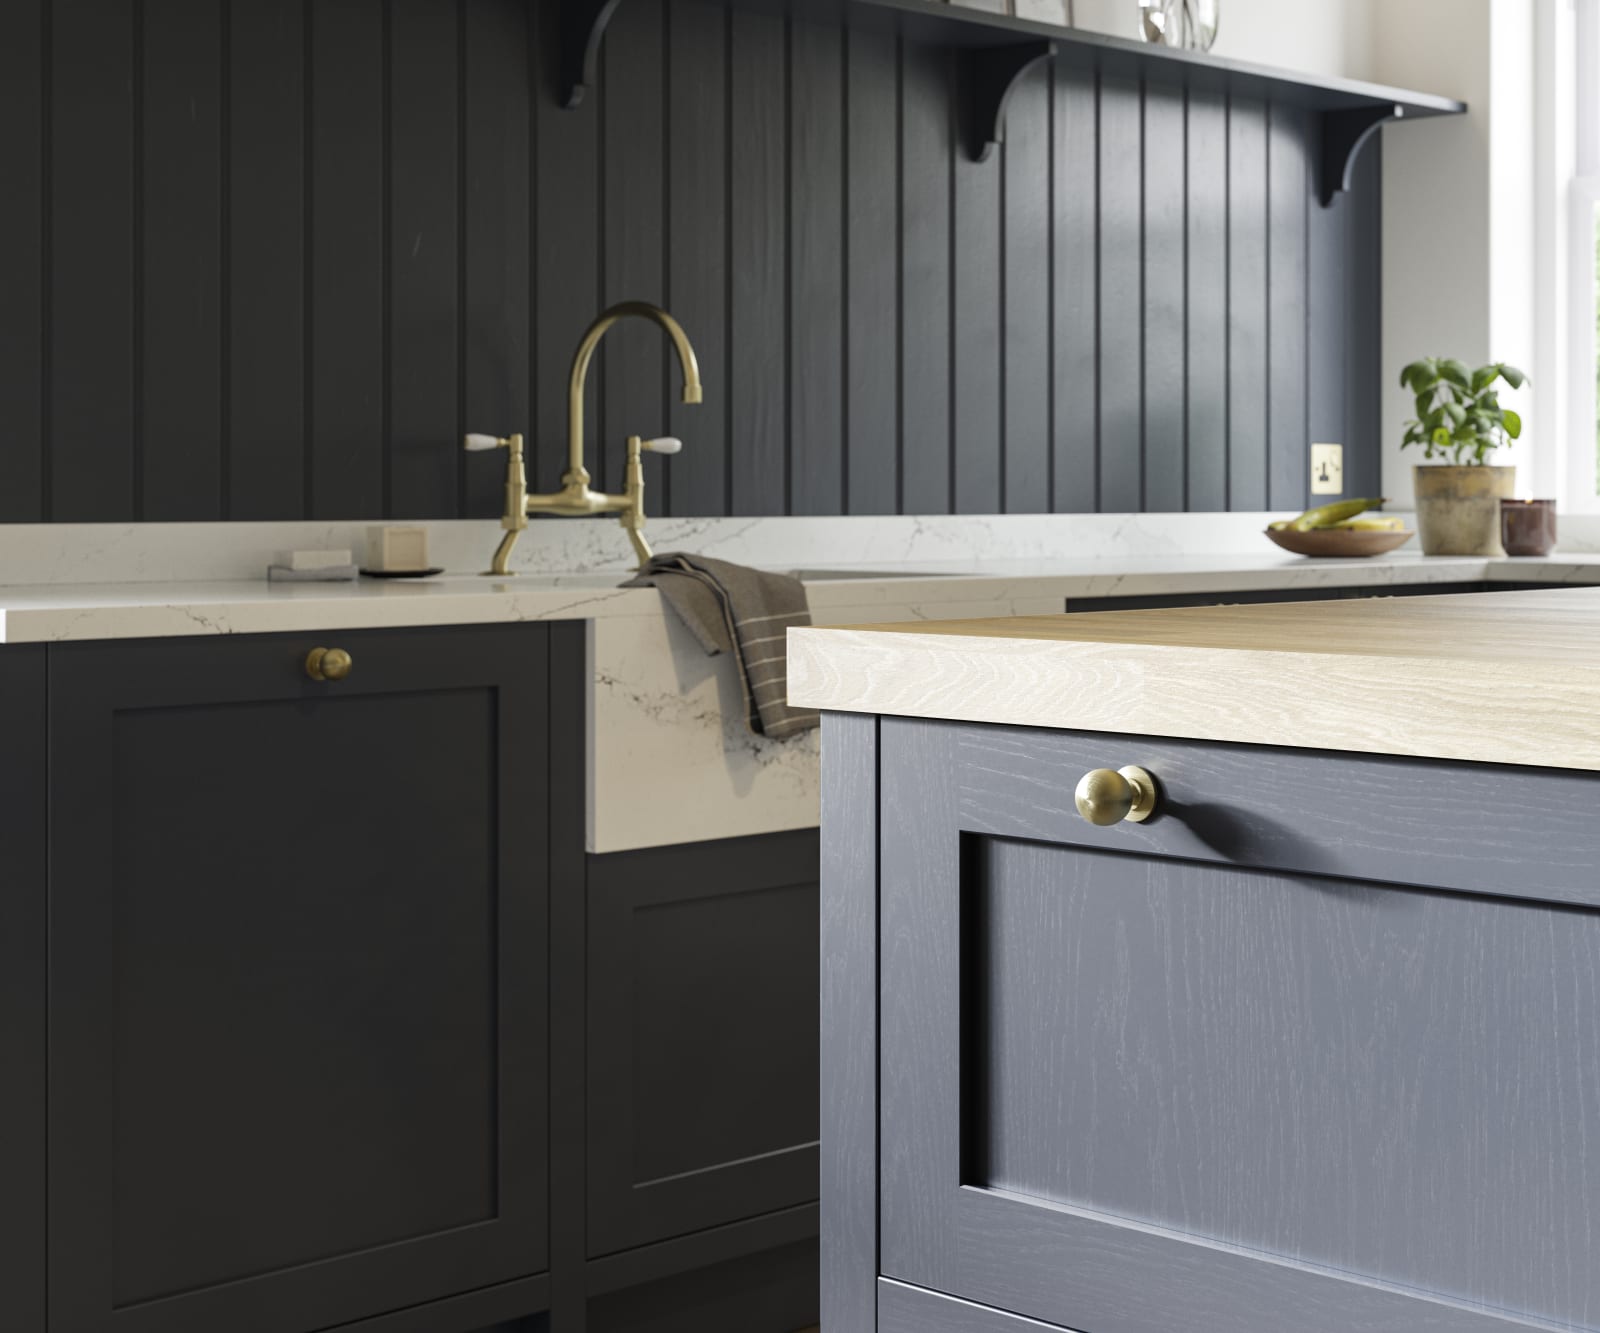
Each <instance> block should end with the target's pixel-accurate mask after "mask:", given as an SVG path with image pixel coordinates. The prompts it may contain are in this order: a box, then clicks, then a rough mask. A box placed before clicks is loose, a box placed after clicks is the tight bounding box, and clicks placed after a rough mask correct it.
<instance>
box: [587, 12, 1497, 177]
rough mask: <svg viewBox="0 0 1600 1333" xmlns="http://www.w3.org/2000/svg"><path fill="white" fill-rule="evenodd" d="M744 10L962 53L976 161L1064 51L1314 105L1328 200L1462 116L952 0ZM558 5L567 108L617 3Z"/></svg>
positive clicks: (1430, 103) (1391, 91) (1350, 84)
mask: <svg viewBox="0 0 1600 1333" xmlns="http://www.w3.org/2000/svg"><path fill="white" fill-rule="evenodd" d="M732 2H733V3H734V4H736V5H738V6H739V7H740V8H742V9H759V10H765V11H768V12H772V13H788V14H796V15H799V14H803V15H805V17H806V18H808V19H818V18H821V19H829V18H837V19H842V20H843V21H844V22H846V23H848V24H850V25H851V26H852V27H857V28H876V29H879V30H886V31H892V32H898V33H900V34H901V35H902V36H904V37H906V38H908V39H910V40H912V41H918V42H926V43H930V44H934V45H941V46H947V47H952V48H955V49H957V50H959V51H960V52H961V53H962V60H961V63H962V71H963V78H962V80H961V84H962V93H961V97H962V110H961V125H962V132H963V138H964V140H965V148H966V150H967V152H968V153H969V154H970V155H971V156H972V158H973V159H974V160H975V161H980V162H981V161H983V160H984V159H986V158H987V157H989V156H990V154H991V153H992V152H993V151H994V148H995V146H996V145H997V144H1000V143H1002V142H1003V141H1004V139H1005V110H1006V103H1007V101H1008V100H1009V98H1010V96H1011V91H1012V89H1013V88H1015V87H1016V85H1017V82H1018V81H1019V80H1020V79H1022V78H1023V77H1024V76H1025V75H1026V74H1027V73H1028V72H1029V71H1030V70H1032V69H1034V68H1036V67H1037V66H1039V65H1041V64H1043V63H1045V62H1047V61H1049V60H1052V59H1054V58H1055V57H1056V55H1057V53H1059V52H1067V53H1069V54H1070V55H1071V57H1072V58H1073V59H1075V60H1077V61H1079V62H1086V63H1088V64H1089V65H1090V66H1092V67H1093V68H1095V69H1097V70H1105V71H1110V72H1116V73H1121V74H1124V75H1127V74H1132V75H1134V76H1136V77H1145V78H1155V79H1160V80H1163V81H1166V82H1176V83H1178V84H1180V85H1181V86H1183V87H1187V88H1203V89H1207V90H1210V91H1219V92H1223V93H1226V94H1227V95H1229V96H1232V97H1248V98H1258V99H1260V100H1262V101H1265V102H1270V103H1273V104H1274V105H1278V106H1289V107H1294V108H1296V109H1298V110H1301V111H1307V112H1312V113H1314V114H1316V115H1318V116H1320V117H1321V121H1322V150H1323V151H1322V162H1321V168H1320V170H1321V179H1320V180H1319V181H1318V191H1317V192H1318V197H1319V198H1320V199H1321V201H1322V203H1323V204H1324V205H1327V204H1330V203H1332V202H1333V199H1334V197H1335V196H1336V195H1337V194H1338V193H1339V192H1340V191H1341V190H1345V189H1348V188H1349V185H1350V175H1351V168H1352V166H1353V164H1354V162H1355V159H1356V156H1357V155H1358V154H1359V153H1360V151H1361V149H1362V147H1363V146H1364V145H1365V144H1366V143H1367V142H1368V141H1369V140H1370V139H1371V137H1372V136H1373V134H1375V133H1376V132H1377V130H1378V128H1379V127H1380V126H1381V125H1384V124H1386V123H1390V122H1394V121H1408V120H1422V119H1426V118H1428V117H1432V116H1458V115H1461V114H1462V113H1463V112H1464V111H1466V109H1467V107H1466V103H1465V102H1457V101H1455V100H1453V99H1451V98H1448V97H1436V96H1434V95H1432V94H1431V93H1418V92H1410V91H1408V90H1406V89H1402V88H1387V87H1384V86H1382V85H1381V84H1375V83H1363V82H1361V81H1360V80H1357V79H1330V78H1322V77H1320V76H1317V75H1310V74H1300V73H1295V72H1293V71H1290V70H1282V69H1274V68H1272V67H1271V66H1268V65H1255V64H1250V63H1248V62H1246V61H1241V60H1224V59H1221V58H1219V57H1215V56H1210V55H1205V54H1203V53H1201V52H1198V51H1179V50H1174V49H1172V48H1170V47H1165V46H1154V45H1150V44H1147V43H1143V42H1138V41H1133V40H1129V39H1126V38H1121V37H1108V36H1105V35H1103V34H1101V33H1093V32H1082V31H1079V30H1077V29H1074V28H1064V27H1060V26H1058V25H1056V24H1051V23H1038V22H1035V21H1033V20H1030V19H1019V18H1011V17H1008V16H1006V15H1003V14H987V13H984V12H982V11H981V10H975V9H968V8H966V7H964V6H961V5H954V4H950V3H948V0H732ZM555 3H557V4H558V5H559V8H560V13H561V62H562V63H561V86H562V96H563V101H564V105H566V106H568V107H575V106H577V105H578V104H579V103H580V102H582V100H583V97H584V93H585V92H586V91H587V89H588V88H590V87H591V86H593V84H594V81H595V72H596V64H597V56H598V54H599V49H600V41H601V38H602V37H603V36H604V34H605V29H606V25H607V24H608V23H609V22H610V21H611V18H612V15H613V14H614V13H615V12H616V9H617V6H618V5H619V4H621V3H623V0H555Z"/></svg>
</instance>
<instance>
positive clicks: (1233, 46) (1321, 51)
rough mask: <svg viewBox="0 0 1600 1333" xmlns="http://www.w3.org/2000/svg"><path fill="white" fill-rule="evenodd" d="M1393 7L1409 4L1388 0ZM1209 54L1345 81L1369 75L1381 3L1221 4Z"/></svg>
mask: <svg viewBox="0 0 1600 1333" xmlns="http://www.w3.org/2000/svg"><path fill="white" fill-rule="evenodd" d="M1389 2H1390V3H1391V4H1394V3H1406V2H1407V0H1389ZM1220 3H1221V11H1220V13H1221V18H1220V22H1219V23H1218V25H1217V42H1216V45H1215V46H1213V47H1212V48H1211V53H1212V54H1213V55H1219V56H1228V57H1230V58H1231V59H1234V60H1253V61H1255V62H1256V63H1257V64H1261V65H1277V66H1279V67H1281V68H1283V69H1293V70H1300V71H1302V72H1304V73H1307V74H1322V75H1327V76H1332V77H1344V78H1348V79H1371V78H1372V77H1373V74H1372V67H1373V20H1374V9H1375V7H1376V5H1377V4H1378V3H1379V0H1316V2H1313V0H1290V2H1289V3H1285V0H1220Z"/></svg>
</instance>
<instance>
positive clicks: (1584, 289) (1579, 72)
mask: <svg viewBox="0 0 1600 1333" xmlns="http://www.w3.org/2000/svg"><path fill="white" fill-rule="evenodd" d="M1571 6H1572V19H1573V26H1572V36H1573V41H1572V45H1571V52H1572V54H1571V57H1570V58H1571V62H1572V63H1571V77H1572V85H1571V86H1572V99H1571V103H1570V105H1571V107H1572V116H1573V119H1572V121H1571V122H1570V124H1571V127H1572V139H1571V144H1572V151H1571V163H1572V165H1571V174H1570V176H1569V177H1568V179H1567V185H1566V191H1565V193H1566V209H1565V212H1566V223H1567V225H1566V232H1567V262H1566V265H1565V268H1566V273H1565V275H1564V278H1563V279H1562V282H1561V286H1562V288H1563V292H1564V295H1565V298H1566V301H1565V303H1566V307H1567V309H1566V316H1567V318H1566V321H1565V322H1566V325H1567V338H1566V340H1565V341H1566V347H1565V348H1564V349H1562V350H1564V351H1565V356H1564V357H1558V373H1559V374H1560V375H1561V376H1562V378H1563V379H1564V380H1565V383H1564V384H1563V385H1562V388H1563V389H1564V390H1565V392H1564V394H1563V396H1564V397H1565V398H1566V412H1565V414H1564V416H1565V423H1566V431H1565V435H1566V448H1565V450H1564V452H1565V454H1566V468H1565V473H1566V477H1565V480H1566V486H1565V487H1564V490H1565V494H1564V495H1563V497H1562V499H1563V505H1562V508H1564V509H1567V510H1569V511H1572V512H1577V513H1600V473H1597V470H1596V426H1597V415H1596V414H1597V408H1600V404H1597V402H1596V393H1595V370H1596V360H1595V358H1596V355H1597V353H1600V347H1597V345H1596V339H1595V318H1596V315H1597V313H1600V311H1597V308H1596V292H1595V282H1596V278H1597V276H1600V275H1597V273H1596V268H1595V232H1596V225H1597V222H1596V219H1597V216H1600V213H1597V210H1600V0H1571ZM1564 54H1565V53H1560V54H1559V55H1558V58H1561V56H1562V55H1564ZM1558 324H1559V317H1558ZM1563 361H1564V363H1565V364H1564V365H1560V364H1559V363H1560V362H1563ZM1561 416H1562V414H1561V413H1557V414H1556V419H1558V420H1559V419H1561Z"/></svg>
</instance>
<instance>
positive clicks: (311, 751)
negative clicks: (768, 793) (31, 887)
mask: <svg viewBox="0 0 1600 1333" xmlns="http://www.w3.org/2000/svg"><path fill="white" fill-rule="evenodd" d="M319 646H320V647H338V648H343V649H346V650H347V651H348V652H349V653H350V654H351V656H352V658H353V662H354V665H353V669H352V671H351V672H350V674H349V676H348V678H346V679H344V680H340V681H337V682H331V681H330V682H318V681H314V680H312V679H310V678H309V677H308V676H307V674H306V672H305V670H304V667H303V662H304V658H305V656H306V654H307V652H308V651H309V650H310V649H312V648H314V647H319ZM548 652H549V649H548V632H547V631H546V630H545V629H544V628H543V627H535V626H524V627H517V628H515V629H500V628H495V629H488V630H475V629H467V630H442V631H439V630H416V631H377V632H367V633H351V634H345V633H338V632H329V633H317V634H297V635H274V636H252V637H242V638H206V639H182V640H157V641H145V642H135V643H93V644H73V645H62V646H58V647H54V648H52V649H51V663H50V728H51V744H52V757H51V765H50V794H51V809H52V812H53V813H52V826H51V865H50V940H49V950H50V972H49V986H50V1003H51V1011H50V1012H51V1029H50V1052H49V1066H50V1067H49V1092H50V1096H49V1118H50V1138H49V1160H50V1199H49V1271H50V1276H49V1285H50V1328H51V1330H52V1333H216V1331H217V1330H219V1329H227V1330H229V1333H305V1330H312V1329H322V1328H327V1327H331V1326H334V1325H338V1324H344V1323H346V1322H349V1321H353V1320H357V1319H361V1318H364V1317H366V1316H370V1315H374V1314H381V1313H384V1312H386V1311H390V1310H395V1309H400V1308H404V1307H408V1306H415V1305H419V1304H422V1303H425V1302H428V1301H433V1300H436V1299H440V1298H443V1297H448V1296H453V1295H456V1294H458V1293H463V1292H467V1291H472V1290H475V1289H478V1288H481V1287H485V1286H488V1285H490V1284H494V1283H499V1282H503V1281H507V1280H511V1279H515V1278H520V1277H524V1276H528V1275H531V1274H535V1273H538V1272H540V1271H541V1270H543V1269H544V1268H545V1267H546V1260H545V1255H546V1243H547V1235H546V1229H547V1222H546V1217H547V1203H546V1162H547V1147H546V1124H547V1096H546V1079H545V1064H546V1045H547V1030H548V1024H547V1015H546V1007H547V999H546V992H547V980H546V975H547V974H546V947H545V942H546V921H547V875H548V870H547V848H548V836H547V832H548V830H547V827H546V823H547V816H546V813H545V812H546V800H545V791H546V784H547V781H548V760H547V736H546V720H547V708H548V700H547V697H546V696H547V684H546V681H547V674H548Z"/></svg>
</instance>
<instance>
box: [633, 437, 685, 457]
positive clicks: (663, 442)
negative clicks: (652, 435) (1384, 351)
mask: <svg viewBox="0 0 1600 1333" xmlns="http://www.w3.org/2000/svg"><path fill="white" fill-rule="evenodd" d="M642 447H643V448H645V449H648V450H649V451H650V452H651V453H653V454H675V453H679V452H680V451H681V450H682V449H683V441H682V440H677V439H674V438H673V437H672V436H670V435H663V436H662V437H661V438H660V439H659V440H646V441H645V442H644V444H643V446H642Z"/></svg>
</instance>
